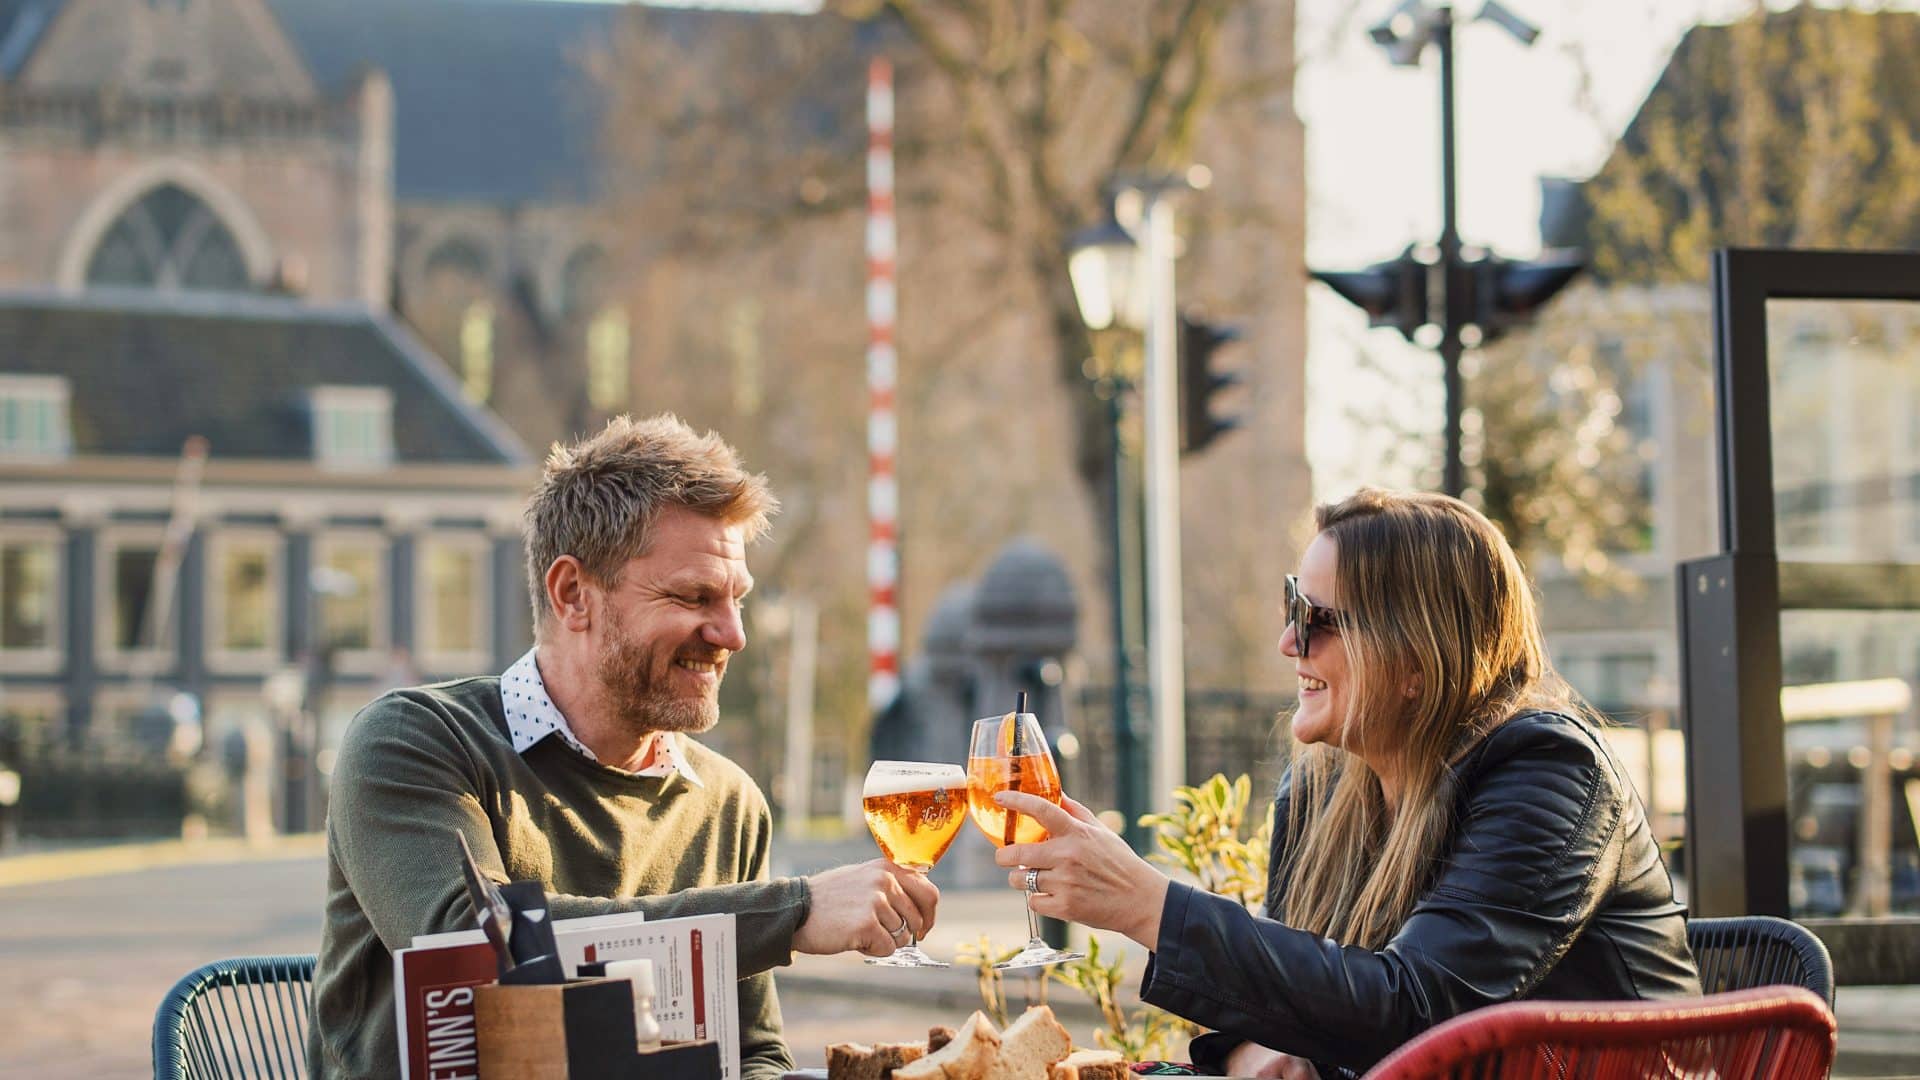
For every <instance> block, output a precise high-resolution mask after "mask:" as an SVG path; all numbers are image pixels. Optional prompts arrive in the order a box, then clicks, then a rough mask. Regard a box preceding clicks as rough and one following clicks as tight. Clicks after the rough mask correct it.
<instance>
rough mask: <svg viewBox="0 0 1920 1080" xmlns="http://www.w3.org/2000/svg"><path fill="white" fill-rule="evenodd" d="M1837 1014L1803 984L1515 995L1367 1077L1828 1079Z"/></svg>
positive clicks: (1412, 1046)
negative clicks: (1657, 994)
mask: <svg viewBox="0 0 1920 1080" xmlns="http://www.w3.org/2000/svg"><path fill="white" fill-rule="evenodd" d="M1834 1039H1835V1028H1834V1022H1833V1011H1832V1010H1830V1009H1828V1008H1827V1003H1826V1002H1824V1001H1821V1000H1820V998H1819V996H1818V995H1816V994H1813V993H1811V992H1809V991H1807V990H1803V989H1801V988H1800V987H1797V986H1763V987H1760V988H1758V989H1754V990H1736V991H1734V992H1732V993H1727V994H1709V995H1707V996H1705V997H1698V998H1686V999H1680V1000H1671V1001H1516V1002H1510V1003H1508V1004H1505V1005H1495V1006H1493V1007H1491V1008H1486V1009H1479V1010H1476V1011H1474V1012H1470V1013H1467V1014H1465V1015H1463V1016H1456V1017H1454V1018H1453V1019H1452V1020H1449V1021H1447V1022H1446V1023H1444V1024H1440V1025H1438V1026H1436V1027H1434V1028H1433V1029H1432V1030H1430V1031H1428V1032H1427V1033H1425V1034H1424V1035H1421V1036H1419V1037H1418V1038H1416V1039H1414V1040H1413V1041H1411V1042H1409V1043H1407V1044H1406V1045H1405V1046H1402V1047H1401V1048H1400V1049H1398V1050H1395V1051H1394V1052H1393V1053H1392V1054H1390V1055H1388V1056H1387V1057H1386V1059H1385V1060H1383V1061H1381V1062H1380V1063H1379V1064H1378V1065H1375V1066H1374V1067H1373V1070H1372V1071H1371V1072H1369V1073H1367V1077H1366V1080H1414V1078H1416V1077H1418V1078H1420V1080H1468V1078H1472V1080H1576V1078H1577V1080H1693V1078H1701V1080H1706V1078H1709V1077H1711V1078H1715V1080H1732V1078H1735V1077H1738V1078H1740V1080H1820V1078H1821V1077H1824V1076H1826V1075H1827V1070H1828V1069H1830V1068H1831V1067H1832V1065H1833V1049H1834Z"/></svg>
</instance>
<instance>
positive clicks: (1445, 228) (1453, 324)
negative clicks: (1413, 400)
mask: <svg viewBox="0 0 1920 1080" xmlns="http://www.w3.org/2000/svg"><path fill="white" fill-rule="evenodd" d="M1433 43H1434V46H1435V47H1436V48H1438V49H1439V50H1440V280H1441V283H1442V284H1441V292H1440V309H1441V312H1442V315H1441V320H1440V369H1441V376H1442V379H1443V380H1444V383H1445V387H1446V410H1447V418H1446V450H1445V454H1446V457H1445V459H1444V460H1443V461H1442V462H1441V474H1440V490H1441V491H1442V492H1444V493H1446V494H1448V495H1452V496H1454V497H1456V498H1458V497H1459V495H1460V493H1461V492H1463V491H1465V490H1466V476H1465V473H1464V470H1463V469H1462V466H1461V463H1460V411H1461V408H1462V399H1463V398H1464V397H1465V394H1464V389H1465V388H1464V387H1463V386H1462V385H1461V380H1460V352H1461V344H1460V324H1461V322H1462V321H1463V318H1464V316H1465V314H1466V313H1465V312H1462V311H1461V310H1460V307H1461V305H1460V302H1459V301H1460V297H1461V290H1460V285H1461V284H1462V280H1461V276H1462V275H1463V274H1465V273H1466V267H1465V265H1463V264H1462V262H1461V259H1460V227H1459V223H1458V221H1457V220H1456V217H1455V209H1454V208H1455V191H1454V160H1453V9H1452V8H1450V7H1444V6H1443V7H1441V8H1439V9H1438V10H1437V12H1436V14H1435V21H1434V26H1433Z"/></svg>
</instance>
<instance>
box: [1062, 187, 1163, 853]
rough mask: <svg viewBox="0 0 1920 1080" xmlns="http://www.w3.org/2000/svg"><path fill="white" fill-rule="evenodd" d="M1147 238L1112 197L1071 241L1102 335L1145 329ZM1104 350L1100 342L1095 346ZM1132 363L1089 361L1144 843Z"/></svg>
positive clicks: (1125, 712) (1117, 717) (1073, 270)
mask: <svg viewBox="0 0 1920 1080" xmlns="http://www.w3.org/2000/svg"><path fill="white" fill-rule="evenodd" d="M1142 261H1143V260H1142V259H1141V257H1140V246H1139V243H1138V242H1137V241H1136V240H1135V239H1134V236H1133V234H1132V233H1131V232H1129V231H1127V229H1126V227H1125V226H1123V225H1121V224H1120V221H1119V219H1118V217H1117V215H1116V214H1115V213H1114V206H1113V203H1112V202H1111V200H1110V201H1109V202H1108V206H1107V217H1106V220H1104V221H1102V222H1100V223H1099V224H1098V225H1094V226H1091V227H1089V228H1086V229H1083V230H1081V231H1080V232H1078V233H1076V234H1074V236H1073V238H1072V239H1071V240H1069V241H1068V245H1067V276H1068V277H1069V278H1070V279H1071V280H1072V282H1073V296H1074V300H1075V302H1076V303H1078V305H1079V307H1080V318H1081V321H1083V322H1085V323H1086V325H1087V329H1088V330H1090V331H1092V332H1093V333H1094V334H1096V335H1098V334H1101V333H1103V332H1105V331H1108V330H1112V329H1116V328H1124V329H1129V330H1136V331H1137V330H1140V329H1142V328H1143V327H1144V326H1145V324H1146V319H1147V310H1146V308H1147V305H1146V302H1145V301H1146V289H1145V288H1143V287H1141V286H1142V285H1143V283H1144V282H1145V280H1146V275H1144V274H1142V273H1140V267H1141V263H1142ZM1095 350H1096V352H1098V351H1100V345H1099V343H1096V345H1095ZM1132 370H1133V367H1132V365H1129V364H1125V363H1120V362H1118V361H1117V360H1112V359H1108V360H1107V361H1105V362H1099V361H1096V362H1094V363H1092V364H1091V365H1090V367H1089V374H1090V375H1092V376H1093V379H1094V393H1095V394H1096V395H1098V396H1099V397H1100V399H1101V400H1103V401H1105V402H1106V405H1107V431H1108V433H1109V435H1110V437H1111V439H1112V446H1111V451H1112V456H1111V459H1110V461H1109V466H1110V468H1111V470H1112V472H1111V474H1110V477H1109V480H1110V482H1111V484H1112V486H1113V506H1112V513H1111V514H1110V516H1109V522H1110V526H1111V533H1110V535H1109V540H1110V545H1111V549H1112V558H1113V565H1112V568H1111V575H1112V577H1111V601H1112V609H1113V618H1112V626H1113V759H1114V796H1115V799H1116V801H1117V802H1118V804H1119V809H1120V817H1121V821H1122V829H1121V832H1122V833H1123V834H1124V835H1125V836H1126V838H1127V840H1128V841H1129V842H1130V843H1132V844H1133V845H1134V846H1135V847H1136V848H1144V844H1145V842H1146V836H1145V830H1144V829H1142V828H1141V826H1140V824H1139V821H1140V815H1141V814H1142V813H1144V812H1145V811H1146V802H1145V799H1144V795H1145V791H1146V777H1145V775H1144V774H1143V773H1142V771H1141V766H1142V765H1144V764H1145V759H1144V758H1143V757H1142V756H1141V754H1140V745H1139V739H1140V736H1141V735H1142V734H1144V731H1145V728H1146V724H1145V722H1144V717H1142V716H1141V715H1140V714H1141V706H1142V704H1143V702H1142V701H1141V700H1140V698H1139V696H1138V695H1137V694H1136V693H1135V692H1134V678H1133V670H1134V650H1135V649H1136V648H1138V647H1139V644H1140V639H1141V634H1140V631H1139V629H1138V626H1139V623H1138V619H1139V609H1140V590H1139V583H1138V580H1137V577H1136V573H1137V570H1138V568H1139V566H1140V559H1139V550H1138V547H1137V539H1138V536H1139V533H1138V527H1139V526H1138V522H1137V521H1136V520H1135V519H1134V513H1135V511H1136V510H1137V508H1138V505H1139V504H1138V503H1137V502H1136V500H1135V494H1136V489H1135V486H1134V483H1133V470H1132V469H1131V468H1130V467H1129V464H1128V461H1127V439H1126V437H1125V435H1124V434H1123V431H1124V428H1125V426H1126V422H1127V402H1128V399H1129V397H1130V396H1131V394H1132V392H1133V389H1134V386H1133V382H1132V379H1131V378H1130V374H1131V371H1132Z"/></svg>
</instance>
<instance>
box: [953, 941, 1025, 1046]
mask: <svg viewBox="0 0 1920 1080" xmlns="http://www.w3.org/2000/svg"><path fill="white" fill-rule="evenodd" d="M1019 951H1020V950H1019V949H1017V948H1014V949H1002V948H1000V947H999V946H997V945H995V944H994V943H993V939H991V938H989V937H988V936H987V935H985V934H981V935H980V940H978V941H976V942H974V943H973V944H971V945H962V946H960V948H959V949H958V950H957V952H956V953H955V955H954V961H955V962H956V963H958V964H960V965H962V966H964V967H971V968H973V970H974V975H975V978H976V979H977V980H978V983H979V986H980V1008H981V1010H982V1011H983V1012H985V1013H986V1014H987V1019H989V1020H992V1021H993V1026H994V1027H999V1028H1003V1027H1006V1026H1007V1021H1008V1020H1009V1019H1010V1017H1009V1016H1008V1014H1007V984H1006V981H1005V979H1004V978H1002V976H1001V974H1000V972H998V971H996V970H994V967H993V965H995V964H998V963H1000V962H1002V961H1004V960H1008V959H1010V958H1012V957H1013V955H1014V954H1015V953H1018V952H1019ZM1046 1003H1047V981H1046V980H1045V979H1044V978H1041V979H1028V980H1027V1004H1028V1005H1045V1004H1046Z"/></svg>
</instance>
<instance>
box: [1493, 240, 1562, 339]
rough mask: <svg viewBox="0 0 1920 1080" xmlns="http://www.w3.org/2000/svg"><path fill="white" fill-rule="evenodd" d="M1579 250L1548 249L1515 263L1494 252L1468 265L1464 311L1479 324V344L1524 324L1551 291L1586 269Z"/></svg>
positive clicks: (1542, 304)
mask: <svg viewBox="0 0 1920 1080" xmlns="http://www.w3.org/2000/svg"><path fill="white" fill-rule="evenodd" d="M1586 266H1587V256H1586V253H1585V252H1583V251H1559V252H1548V253H1546V254H1545V255H1543V256H1542V257H1541V258H1540V259H1538V260H1535V261H1533V262H1516V261H1513V260H1510V259H1503V258H1501V257H1500V256H1498V255H1488V256H1487V257H1486V258H1484V259H1481V260H1480V261H1478V262H1476V263H1473V264H1472V273H1471V274H1469V275H1467V277H1468V286H1467V287H1468V289H1469V290H1470V291H1471V300H1472V303H1471V304H1469V305H1467V306H1466V308H1465V310H1466V311H1468V312H1470V313H1471V314H1470V316H1469V317H1470V320H1471V321H1472V322H1473V323H1475V324H1476V325H1478V326H1479V327H1480V341H1481V343H1482V344H1487V343H1489V342H1492V341H1493V340H1495V339H1496V338H1499V337H1502V336H1504V335H1505V334H1506V332H1507V331H1509V330H1512V329H1514V328H1515V327H1518V326H1524V325H1525V324H1526V323H1528V322H1530V321H1532V319H1533V317H1534V315H1535V314H1537V313H1538V312H1539V310H1540V309H1541V308H1542V307H1544V306H1545V305H1546V303H1547V301H1548V300H1551V299H1553V297H1554V294H1556V293H1558V292H1559V291H1560V290H1561V289H1563V288H1566V286H1567V283H1568V282H1570V281H1572V280H1573V279H1574V278H1575V277H1576V276H1578V275H1579V273H1580V271H1582V270H1584V269H1586Z"/></svg>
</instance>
